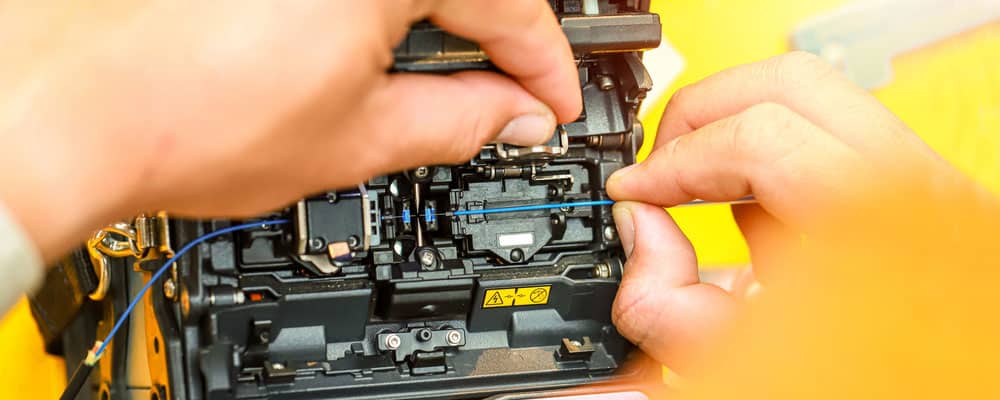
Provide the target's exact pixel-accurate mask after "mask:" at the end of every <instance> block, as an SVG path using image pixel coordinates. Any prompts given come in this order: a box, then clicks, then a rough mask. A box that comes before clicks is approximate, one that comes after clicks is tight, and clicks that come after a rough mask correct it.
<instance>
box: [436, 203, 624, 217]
mask: <svg viewBox="0 0 1000 400" xmlns="http://www.w3.org/2000/svg"><path fill="white" fill-rule="evenodd" d="M612 204H615V202H614V201H612V200H595V201H577V202H572V203H552V204H535V205H530V206H517V207H500V208H489V209H485V210H459V211H454V212H452V213H451V215H454V216H462V215H480V214H500V213H511V212H519V211H536V210H551V209H553V208H563V207H592V206H610V205H612Z"/></svg>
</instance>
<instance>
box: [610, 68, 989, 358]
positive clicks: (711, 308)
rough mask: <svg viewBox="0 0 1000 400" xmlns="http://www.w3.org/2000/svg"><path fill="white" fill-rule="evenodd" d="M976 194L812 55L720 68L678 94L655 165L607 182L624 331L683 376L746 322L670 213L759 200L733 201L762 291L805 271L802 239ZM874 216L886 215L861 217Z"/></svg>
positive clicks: (874, 225)
mask: <svg viewBox="0 0 1000 400" xmlns="http://www.w3.org/2000/svg"><path fill="white" fill-rule="evenodd" d="M978 191H979V189H978V187H977V186H976V185H974V184H973V183H971V182H970V181H969V180H968V179H966V178H965V177H964V176H962V175H961V174H960V173H958V172H957V171H956V170H955V169H954V168H952V167H951V166H949V165H948V164H947V163H945V162H944V161H943V160H942V159H941V158H939V157H938V156H937V155H936V154H935V153H934V152H933V151H931V150H930V149H929V148H928V147H927V146H926V145H925V144H924V143H923V142H922V141H921V140H920V139H919V138H918V137H917V136H916V135H914V133H913V132H912V131H911V130H910V129H909V128H907V127H906V126H905V125H904V124H903V123H902V122H901V121H900V120H899V119H898V118H896V117H895V116H894V115H893V114H892V113H891V112H889V111H888V110H887V109H885V108H884V107H883V106H882V105H881V104H880V103H879V102H878V101H877V100H876V99H875V98H874V97H872V96H870V95H869V94H868V93H866V92H864V91H862V90H861V89H859V88H857V87H855V86H854V85H853V84H851V83H850V82H849V81H848V80H847V79H846V78H845V77H843V76H842V75H840V74H839V73H838V72H837V71H835V70H834V69H833V68H832V67H831V66H829V65H827V64H825V63H824V62H823V61H821V60H820V59H818V58H816V57H814V56H811V55H808V54H805V53H792V54H788V55H784V56H781V57H777V58H773V59H770V60H766V61H763V62H759V63H755V64H750V65H745V66H740V67H736V68H733V69H730V70H727V71H724V72H721V73H719V74H717V75H715V76H712V77H709V78H708V79H706V80H704V81H702V82H699V83H697V84H694V85H692V86H689V87H687V88H684V89H681V90H680V91H679V92H678V93H677V94H676V95H675V96H674V98H673V99H672V100H671V101H670V103H669V105H668V106H667V108H666V111H665V113H664V115H663V119H662V121H661V123H660V127H659V132H658V134H657V140H656V143H655V147H654V150H653V152H652V154H651V155H650V156H649V158H648V159H647V160H646V161H644V162H642V163H641V164H638V165H635V166H632V167H629V168H626V169H623V170H621V171H618V172H617V173H616V174H614V175H612V176H611V178H610V179H609V181H608V193H609V195H610V196H611V197H612V198H614V199H616V200H618V201H619V203H617V204H616V205H615V206H614V216H615V220H616V222H617V224H618V230H619V232H620V235H621V238H622V242H623V245H624V247H625V252H626V254H627V255H628V262H627V264H626V266H625V276H624V278H623V282H622V286H621V290H620V292H619V295H618V298H617V299H616V302H615V304H614V320H615V323H616V326H617V327H618V329H619V330H620V331H621V333H622V334H623V335H624V336H626V337H628V338H630V339H631V340H633V341H634V342H635V343H637V344H638V346H639V347H641V348H642V349H644V350H645V351H646V352H647V353H649V354H651V355H652V356H654V357H655V358H657V359H658V360H659V361H661V362H664V363H665V364H667V365H668V366H670V367H671V368H674V369H677V370H680V371H682V372H683V371H684V370H685V369H690V368H693V366H692V364H693V363H694V360H695V359H700V358H701V356H703V355H704V354H706V352H708V351H709V349H711V348H712V347H714V346H717V345H718V344H719V342H718V341H716V339H718V337H717V335H718V334H720V333H722V332H723V331H725V330H726V329H725V328H727V327H728V326H729V324H730V323H731V322H732V321H733V319H734V317H736V316H737V315H739V312H738V310H739V309H740V307H739V301H738V300H737V299H736V298H734V297H732V296H731V295H730V294H728V293H726V292H725V291H724V290H722V289H720V288H718V287H716V286H713V285H710V284H706V283H702V282H700V280H699V277H698V269H697V263H696V258H695V254H694V251H693V250H692V248H691V245H690V243H689V242H688V240H687V239H686V238H685V237H684V235H683V234H682V232H681V231H680V230H679V229H678V228H677V226H676V225H675V224H674V222H673V221H672V220H671V219H670V217H669V215H668V214H667V213H666V212H665V211H664V210H663V209H662V207H669V206H673V205H677V204H681V203H684V202H687V201H690V200H692V199H695V198H700V199H704V200H709V201H730V200H736V199H738V198H740V197H743V196H746V195H749V194H752V195H754V196H755V197H756V199H757V201H758V202H759V205H740V206H734V207H733V214H734V217H735V220H736V222H737V224H738V226H739V228H740V229H741V231H742V232H743V235H744V236H745V238H746V241H747V244H748V245H749V247H750V253H751V257H752V259H753V268H754V270H753V272H754V274H755V275H756V278H757V279H758V280H759V281H760V282H761V283H762V284H764V286H765V290H766V287H767V284H768V283H769V282H774V281H780V280H781V279H782V278H783V275H787V274H789V273H790V270H794V269H808V266H809V265H810V261H809V260H803V259H802V255H803V254H802V249H801V246H800V243H801V242H802V235H806V236H807V237H808V238H810V239H815V241H816V242H822V241H823V240H825V239H828V238H831V237H833V236H835V235H840V234H843V233H845V232H854V231H857V232H859V233H858V234H859V235H862V234H864V233H861V232H863V231H866V230H873V229H880V228H882V227H883V226H881V225H880V224H881V223H884V222H885V220H872V219H869V217H872V216H876V217H878V216H880V215H881V213H883V212H884V213H887V214H888V213H892V212H893V210H892V208H893V206H892V204H894V200H896V199H897V198H898V199H902V200H903V201H905V200H906V198H907V196H918V197H920V198H930V197H931V196H935V195H937V194H941V193H952V194H954V193H960V192H961V193H978ZM872 203H874V205H872ZM921 204H923V202H921ZM872 207H878V208H879V210H878V211H877V212H874V213H869V212H863V211H865V210H866V209H870V208H872ZM907 209H909V208H908V207H907ZM921 217H924V216H923V215H922V216H921ZM901 218H909V219H913V218H914V216H913V215H912V214H911V215H908V216H902V217H901ZM855 224H856V225H855ZM852 226H853V228H851V229H853V230H851V229H849V230H846V231H845V230H843V229H837V228H842V227H852ZM872 235H873V236H874V234H872ZM811 263H812V264H816V262H815V260H813V262H811ZM793 267H794V268H793Z"/></svg>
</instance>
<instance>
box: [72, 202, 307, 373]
mask: <svg viewBox="0 0 1000 400" xmlns="http://www.w3.org/2000/svg"><path fill="white" fill-rule="evenodd" d="M288 222H289V221H288V220H287V219H277V220H270V221H258V222H251V223H246V224H242V225H236V226H230V227H228V228H222V229H219V230H217V231H214V232H211V233H207V234H205V235H202V236H199V237H198V238H196V239H194V240H192V241H191V242H190V243H188V244H186V245H184V247H182V248H181V249H180V250H179V251H177V254H174V256H173V257H171V258H170V259H169V260H167V262H165V263H163V266H162V267H160V269H159V270H157V271H156V273H155V274H153V277H152V278H149V281H148V282H146V285H145V286H143V287H142V289H140V290H139V293H138V294H136V296H135V298H134V299H132V302H131V303H129V305H128V307H127V308H126V309H125V312H123V313H122V315H121V316H120V317H118V322H115V326H114V327H112V328H111V332H108V335H107V336H106V337H105V338H104V341H102V342H101V344H100V346H98V347H97V350H96V351H94V353H93V356H88V357H87V360H86V361H87V362H89V363H90V364H91V365H93V364H94V363H96V362H97V360H99V359H100V358H101V356H102V355H103V354H104V350H105V349H106V348H107V347H108V343H111V339H112V338H113V337H114V336H115V333H118V329H120V328H121V327H122V324H124V323H125V321H126V320H128V317H129V315H131V314H132V310H133V309H134V308H135V306H136V304H139V300H142V297H143V296H144V295H145V294H146V292H147V291H149V288H150V287H152V286H153V283H155V282H156V281H157V280H159V279H160V277H161V276H163V273H164V272H166V271H167V270H168V269H170V266H171V265H174V264H175V263H177V260H179V259H180V258H181V257H182V256H184V254H185V253H187V252H188V251H190V250H191V249H193V248H194V247H195V246H197V245H199V244H201V243H202V242H204V241H206V240H208V239H212V238H215V237H219V236H222V235H225V234H227V233H232V232H237V231H242V230H246V229H253V228H261V227H265V226H271V225H283V224H287V223H288Z"/></svg>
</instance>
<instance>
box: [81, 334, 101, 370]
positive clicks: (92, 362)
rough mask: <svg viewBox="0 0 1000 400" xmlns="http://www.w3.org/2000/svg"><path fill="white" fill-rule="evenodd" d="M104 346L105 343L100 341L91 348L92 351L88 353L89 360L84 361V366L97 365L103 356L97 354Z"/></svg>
mask: <svg viewBox="0 0 1000 400" xmlns="http://www.w3.org/2000/svg"><path fill="white" fill-rule="evenodd" d="M102 344H104V342H102V341H100V340H98V341H96V342H94V347H91V348H90V350H88V351H87V358H85V359H83V363H84V364H86V365H90V366H93V365H95V364H97V361H99V360H100V359H101V355H98V354H97V350H98V349H100V348H101V345H102ZM102 355H103V354H102Z"/></svg>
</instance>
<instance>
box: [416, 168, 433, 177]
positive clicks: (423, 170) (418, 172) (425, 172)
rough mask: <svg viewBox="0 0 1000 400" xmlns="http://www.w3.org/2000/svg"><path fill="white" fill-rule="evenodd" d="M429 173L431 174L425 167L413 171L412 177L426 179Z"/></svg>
mask: <svg viewBox="0 0 1000 400" xmlns="http://www.w3.org/2000/svg"><path fill="white" fill-rule="evenodd" d="M430 173H431V170H430V169H429V168H427V167H418V168H417V169H416V170H415V171H413V176H415V177H417V178H426V177H427V175H429V174H430Z"/></svg>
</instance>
